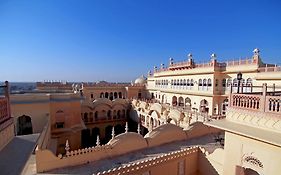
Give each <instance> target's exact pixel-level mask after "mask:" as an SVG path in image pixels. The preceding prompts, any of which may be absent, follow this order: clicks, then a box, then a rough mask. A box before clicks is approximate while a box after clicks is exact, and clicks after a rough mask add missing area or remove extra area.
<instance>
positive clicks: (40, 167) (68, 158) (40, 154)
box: [36, 123, 219, 172]
mask: <svg viewBox="0 0 281 175" xmlns="http://www.w3.org/2000/svg"><path fill="white" fill-rule="evenodd" d="M171 125H172V124H166V125H161V126H159V127H158V128H156V129H155V130H156V132H154V134H148V135H147V136H146V137H145V138H144V137H142V136H141V135H139V134H136V133H131V132H128V133H123V134H120V135H118V136H116V137H115V138H113V139H112V140H111V141H110V142H108V143H107V144H106V145H101V146H96V147H90V148H85V149H78V150H73V151H68V152H67V154H66V155H58V156H55V155H54V154H53V153H52V152H51V151H50V150H48V149H40V147H37V150H36V164H37V172H46V171H50V170H53V169H57V168H63V167H69V166H77V165H82V164H86V163H89V162H93V161H97V160H101V159H108V158H112V157H116V156H119V155H124V154H126V153H130V152H134V151H137V150H141V149H147V148H150V147H154V146H159V145H161V144H164V143H168V142H174V141H179V140H186V139H187V140H188V139H190V138H194V137H196V136H203V135H206V134H208V133H210V132H218V131H219V130H214V131H213V130H210V129H209V128H210V127H208V126H205V125H203V124H202V123H201V124H197V125H194V127H193V128H190V130H182V129H181V128H180V127H178V126H175V125H173V127H172V126H171ZM174 127H177V128H178V129H175V128H174ZM197 127H198V129H195V128H197ZM171 129H172V131H173V133H174V135H173V136H169V138H162V137H163V135H161V133H160V132H157V130H159V131H160V130H162V131H163V130H167V131H166V132H168V130H171ZM196 130H201V132H200V133H199V134H196ZM189 131H190V133H189ZM152 132H153V131H152ZM177 132H178V133H177ZM159 134H160V135H159ZM181 134H184V135H185V136H184V137H177V135H181ZM193 135H194V136H193ZM160 137H161V138H162V139H167V140H168V142H163V143H162V142H159V138H160ZM171 138H174V139H171ZM129 141H132V143H133V144H132V146H130V147H128V146H127V145H124V144H127V143H128V142H129ZM151 142H153V143H154V144H149V143H151ZM134 145H138V146H134ZM122 148H126V149H122ZM159 161H160V159H159ZM195 162H197V161H195Z"/></svg>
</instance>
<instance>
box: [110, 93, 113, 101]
mask: <svg viewBox="0 0 281 175" xmlns="http://www.w3.org/2000/svg"><path fill="white" fill-rule="evenodd" d="M109 100H113V93H112V92H110V94H109Z"/></svg>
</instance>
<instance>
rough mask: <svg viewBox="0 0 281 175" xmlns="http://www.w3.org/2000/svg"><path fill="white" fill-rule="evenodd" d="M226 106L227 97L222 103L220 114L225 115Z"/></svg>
mask: <svg viewBox="0 0 281 175" xmlns="http://www.w3.org/2000/svg"><path fill="white" fill-rule="evenodd" d="M227 106H228V99H224V100H223V103H222V108H221V115H222V116H225V115H226V109H227Z"/></svg>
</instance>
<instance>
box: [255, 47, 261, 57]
mask: <svg viewBox="0 0 281 175" xmlns="http://www.w3.org/2000/svg"><path fill="white" fill-rule="evenodd" d="M253 52H254V55H257V56H259V55H260V50H259V49H258V48H255V49H254V50H253Z"/></svg>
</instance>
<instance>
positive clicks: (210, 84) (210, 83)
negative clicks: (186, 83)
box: [207, 78, 212, 86]
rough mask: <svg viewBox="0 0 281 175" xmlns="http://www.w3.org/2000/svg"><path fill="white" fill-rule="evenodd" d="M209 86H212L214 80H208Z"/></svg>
mask: <svg viewBox="0 0 281 175" xmlns="http://www.w3.org/2000/svg"><path fill="white" fill-rule="evenodd" d="M207 85H208V86H212V80H211V79H210V78H209V79H208V82H207Z"/></svg>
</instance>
